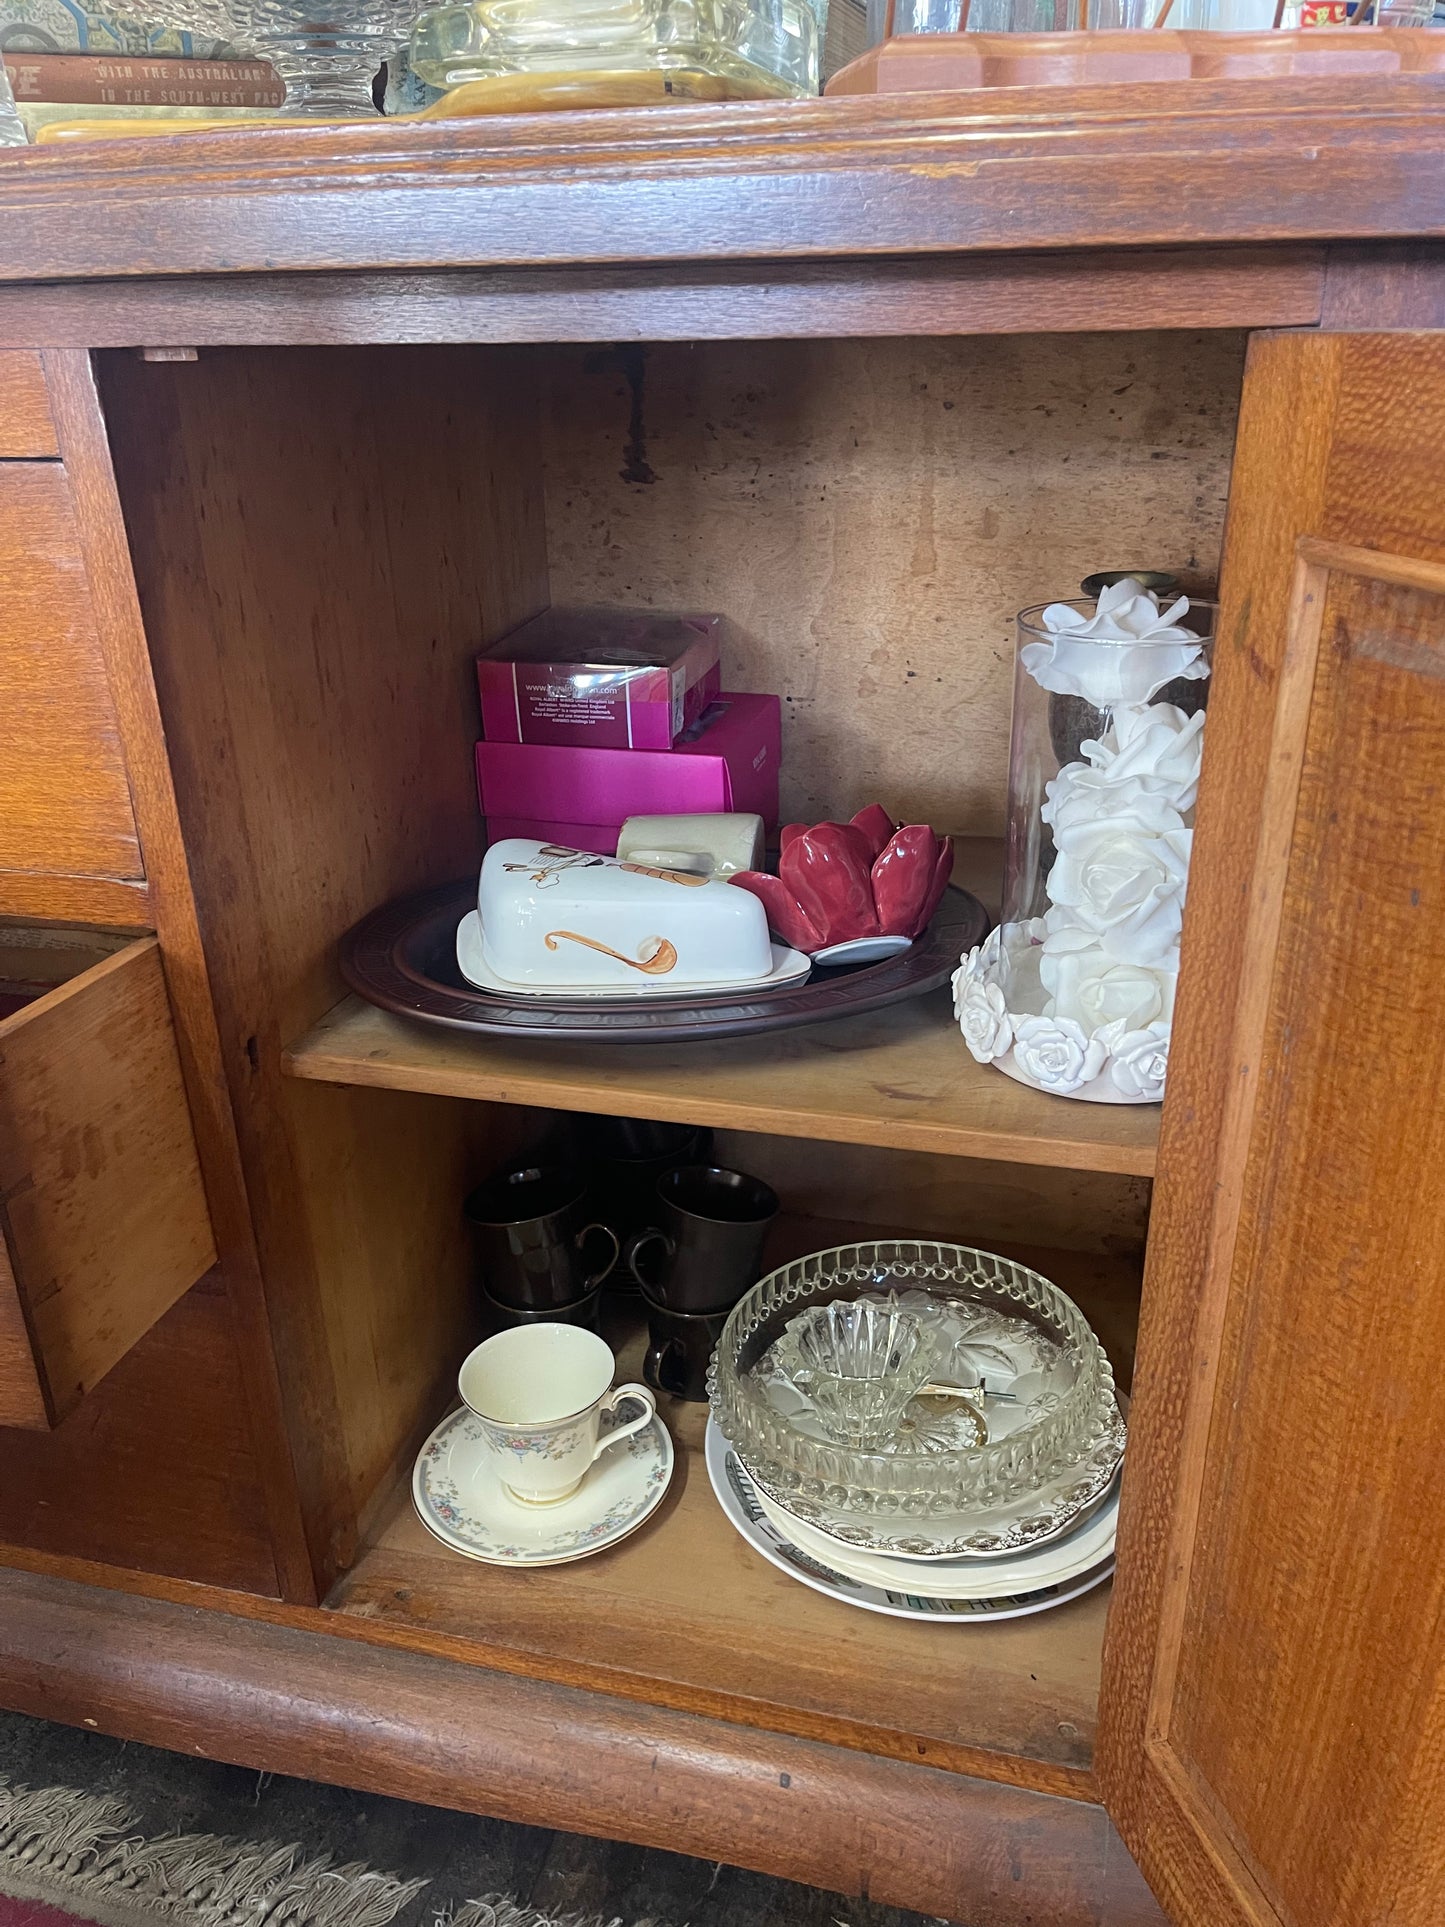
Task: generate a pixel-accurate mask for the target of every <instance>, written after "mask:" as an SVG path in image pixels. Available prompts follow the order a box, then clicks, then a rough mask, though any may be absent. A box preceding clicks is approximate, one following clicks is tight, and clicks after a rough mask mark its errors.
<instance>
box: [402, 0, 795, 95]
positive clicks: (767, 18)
mask: <svg viewBox="0 0 1445 1927" xmlns="http://www.w3.org/2000/svg"><path fill="white" fill-rule="evenodd" d="M821 42H822V29H821V26H820V23H819V15H818V12H816V11H815V10H814V7H813V6H812V5H810V4H809V0H458V3H457V4H454V5H448V6H440V7H432V8H431V9H429V10H428V11H426V12H424V13H422V14H421V15H420V17H419V18H418V20H417V22H416V26H415V28H414V30H413V33H412V41H411V54H410V61H411V65H412V67H413V69H414V70H415V71H416V72H417V73H418V74H420V75H421V77H422V79H423V80H425V81H427V82H428V83H429V84H430V85H431V86H433V87H446V88H450V87H458V86H462V85H465V84H466V83H468V82H471V81H478V80H488V79H493V78H496V77H499V76H502V75H508V74H553V75H574V76H577V77H579V79H580V77H582V76H584V75H591V76H593V77H594V79H595V80H596V81H602V80H604V79H605V78H606V77H608V76H611V77H613V78H614V79H620V78H621V77H623V76H625V75H627V74H639V73H655V74H658V75H660V76H663V77H666V78H667V79H668V81H669V84H670V86H671V87H672V89H673V90H674V91H676V92H677V93H678V94H679V95H680V96H682V97H686V96H688V95H690V94H692V93H694V92H698V93H702V94H704V95H706V94H709V93H713V92H718V93H720V94H722V95H723V96H727V95H732V96H734V97H737V98H748V97H755V96H766V95H778V94H816V93H817V91H818V61H819V52H820V47H821Z"/></svg>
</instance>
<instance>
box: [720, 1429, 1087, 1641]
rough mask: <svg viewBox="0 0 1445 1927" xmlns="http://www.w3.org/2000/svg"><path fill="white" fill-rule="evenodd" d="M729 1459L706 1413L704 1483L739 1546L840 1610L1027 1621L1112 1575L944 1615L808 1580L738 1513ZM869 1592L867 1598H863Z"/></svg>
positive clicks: (946, 1621) (855, 1584)
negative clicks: (1034, 1595)
mask: <svg viewBox="0 0 1445 1927" xmlns="http://www.w3.org/2000/svg"><path fill="white" fill-rule="evenodd" d="M729 1455H731V1456H732V1457H733V1458H734V1459H737V1454H736V1452H734V1450H733V1448H732V1447H731V1446H730V1445H729V1444H728V1442H727V1440H726V1439H725V1438H724V1437H723V1435H722V1432H721V1430H720V1429H719V1428H718V1424H717V1421H716V1419H714V1418H713V1417H712V1416H711V1415H710V1414H709V1417H708V1422H707V1433H706V1438H705V1442H704V1448H703V1457H704V1461H705V1463H706V1466H707V1475H708V1482H709V1484H710V1485H711V1486H712V1489H713V1492H714V1494H715V1496H716V1498H717V1501H718V1504H719V1505H720V1506H721V1508H722V1510H723V1513H724V1516H725V1517H726V1518H727V1521H728V1523H729V1524H730V1525H731V1526H732V1527H733V1529H734V1531H735V1532H737V1534H738V1535H739V1537H740V1538H741V1539H742V1540H743V1542H744V1544H746V1545H749V1546H751V1547H752V1549H753V1551H754V1552H756V1553H758V1554H759V1555H760V1557H762V1558H764V1559H766V1560H767V1561H768V1563H769V1565H771V1566H774V1567H776V1568H777V1570H778V1571H779V1572H781V1573H783V1574H785V1575H786V1577H787V1578H789V1579H796V1580H797V1582H798V1583H799V1585H803V1586H807V1587H808V1588H809V1590H810V1591H812V1592H817V1593H821V1594H822V1595H823V1596H824V1598H826V1599H834V1600H836V1601H837V1602H838V1604H839V1605H842V1606H857V1607H859V1608H860V1609H861V1610H862V1611H864V1612H873V1613H882V1614H883V1615H884V1616H885V1617H887V1618H890V1619H916V1620H925V1621H927V1622H928V1623H929V1624H931V1625H934V1626H938V1625H956V1626H967V1625H977V1624H979V1623H980V1622H982V1623H987V1624H991V1623H993V1622H994V1621H997V1620H1002V1619H1027V1618H1029V1617H1031V1616H1032V1615H1033V1614H1034V1613H1041V1612H1048V1611H1050V1610H1051V1609H1052V1608H1053V1607H1055V1606H1064V1605H1067V1604H1068V1603H1069V1602H1070V1601H1071V1600H1074V1599H1080V1598H1082V1597H1083V1595H1084V1594H1085V1593H1087V1592H1092V1591H1093V1590H1094V1588H1095V1587H1096V1586H1101V1585H1103V1583H1104V1581H1105V1580H1106V1579H1109V1578H1111V1577H1112V1576H1113V1571H1114V1561H1113V1559H1112V1558H1110V1559H1108V1560H1107V1561H1105V1562H1104V1563H1103V1564H1102V1565H1100V1566H1098V1567H1096V1568H1094V1570H1093V1571H1092V1572H1090V1573H1088V1574H1086V1575H1084V1576H1083V1577H1082V1578H1081V1579H1079V1580H1075V1581H1069V1582H1066V1583H1065V1584H1064V1585H1063V1586H1051V1587H1048V1588H1046V1589H1044V1593H1042V1594H1040V1595H1039V1596H1036V1597H1034V1598H1032V1599H1031V1598H1029V1596H1028V1595H1027V1594H1018V1595H1014V1596H1012V1597H1010V1598H1009V1599H1008V1601H1007V1603H1006V1604H1002V1605H1000V1606H999V1607H998V1608H996V1609H995V1608H994V1607H993V1606H991V1605H990V1603H989V1602H987V1601H979V1600H960V1601H957V1602H954V1603H957V1604H958V1605H960V1606H965V1607H967V1610H966V1611H962V1612H952V1611H950V1610H949V1602H946V1601H933V1602H925V1601H923V1600H921V1599H919V1596H918V1595H916V1594H906V1593H901V1594H898V1595H895V1596H890V1595H889V1594H888V1593H887V1592H885V1590H884V1588H882V1587H879V1586H872V1585H869V1584H868V1583H866V1582H865V1581H863V1580H849V1579H848V1578H847V1577H846V1576H845V1575H843V1574H836V1575H834V1577H835V1578H836V1579H839V1580H841V1581H842V1586H840V1585H836V1584H829V1583H828V1582H827V1581H826V1580H824V1579H822V1578H820V1577H819V1578H815V1577H813V1576H812V1575H810V1574H809V1573H808V1572H807V1571H806V1570H804V1569H803V1568H801V1567H799V1566H797V1565H795V1564H794V1563H793V1562H792V1561H791V1560H788V1559H785V1558H784V1557H783V1556H782V1555H781V1554H780V1553H779V1552H778V1551H776V1550H775V1549H774V1547H773V1546H772V1545H771V1544H770V1543H769V1541H768V1539H767V1538H766V1537H765V1536H764V1535H763V1534H762V1532H761V1531H760V1530H759V1529H758V1527H757V1526H756V1525H754V1524H753V1523H752V1522H751V1521H749V1520H747V1517H746V1514H741V1515H740V1514H739V1511H738V1510H737V1501H736V1500H734V1499H733V1498H732V1496H731V1493H730V1490H729V1487H728V1480H727V1472H726V1460H727V1458H728V1456H729ZM737 1463H738V1467H739V1470H740V1471H742V1472H743V1476H744V1477H747V1472H746V1468H744V1467H743V1465H742V1462H741V1460H738V1461H737ZM750 1483H751V1481H750ZM779 1537H781V1535H779ZM783 1543H785V1544H790V1542H788V1541H784V1542H783ZM793 1550H794V1551H797V1550H798V1549H797V1548H796V1547H794V1548H793ZM799 1556H800V1557H801V1558H805V1559H806V1558H807V1557H808V1555H807V1554H806V1553H800V1554H799ZM813 1563H815V1564H816V1563H817V1562H816V1561H815V1562H813ZM819 1571H820V1572H824V1571H827V1568H826V1567H821V1566H820V1567H819ZM843 1587H849V1588H851V1590H847V1591H845V1590H843ZM870 1594H871V1595H872V1597H866V1596H864V1595H870ZM895 1597H896V1598H901V1599H909V1598H913V1599H918V1603H917V1604H916V1605H906V1604H904V1605H899V1604H895V1603H894V1598H895Z"/></svg>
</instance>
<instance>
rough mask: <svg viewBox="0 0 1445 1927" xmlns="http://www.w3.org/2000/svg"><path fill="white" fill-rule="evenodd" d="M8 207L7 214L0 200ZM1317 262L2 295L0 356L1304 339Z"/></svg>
mask: <svg viewBox="0 0 1445 1927" xmlns="http://www.w3.org/2000/svg"><path fill="white" fill-rule="evenodd" d="M0 206H3V197H0ZM1324 281H1325V250H1324V249H1323V248H1320V247H1318V246H1299V245H1295V246H1276V247H1253V248H1227V247H1216V248H1134V249H1128V250H1112V251H1111V250H1107V249H1106V250H1102V251H1093V250H1091V251H1089V252H1088V253H1087V254H1076V253H1064V252H1054V253H1048V254H991V255H988V256H986V257H984V256H970V255H961V254H956V255H913V256H901V257H899V256H889V255H880V256H874V257H869V258H861V259H851V260H837V261H800V260H793V259H786V258H783V259H777V260H766V261H759V262H756V263H747V264H738V263H732V262H727V261H695V262H694V261H682V262H678V263H676V264H669V265H667V266H663V267H629V266H625V265H617V266H612V267H602V266H599V267H566V266H551V267H544V268H496V269H487V270H478V269H470V268H451V269H421V270H416V271H413V272H410V273H404V274H402V273H395V272H388V273H378V272H375V271H373V272H370V273H367V274H364V275H363V274H358V273H348V274H339V273H320V274H308V275H307V277H306V280H305V282H304V284H303V286H302V287H300V288H298V287H297V286H296V285H295V284H294V283H293V281H292V280H291V279H290V277H288V276H285V275H280V274H234V275H221V274H215V273H208V274H198V275H187V276H182V275H179V274H175V275H169V276H166V277H163V278H161V277H147V278H144V279H139V280H99V281H70V282H53V283H50V284H48V285H46V286H43V287H40V286H25V285H10V286H6V285H3V284H0V344H4V343H6V342H10V341H14V342H16V343H28V342H32V341H43V342H46V343H48V344H50V345H52V346H54V345H64V346H74V347H86V348H126V347H133V346H138V345H140V344H141V343H144V344H146V345H147V346H164V345H166V344H170V345H173V346H175V347H177V348H205V347H207V346H230V345H234V344H237V343H242V342H245V343H254V344H255V345H257V346H260V345H265V346H268V347H271V346H274V347H281V346H291V347H308V346H327V345H331V346H337V347H341V346H346V345H351V344H357V343H365V342H382V341H388V342H407V343H414V344H418V345H421V344H428V343H444V342H523V341H535V342H563V341H584V342H592V341H613V342H615V341H714V340H730V339H738V338H744V337H750V338H754V339H759V340H762V339H779V338H788V337H794V336H810V335H812V336H833V337H844V336H848V337H857V338H866V337H869V336H873V337H877V336H887V335H959V334H1064V333H1076V332H1080V331H1083V330H1091V329H1098V330H1127V331H1131V332H1132V331H1137V330H1139V329H1150V328H1282V327H1312V326H1313V325H1314V324H1315V323H1316V322H1317V321H1318V320H1319V318H1320V313H1321V302H1322V296H1323V288H1324Z"/></svg>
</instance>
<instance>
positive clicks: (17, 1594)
mask: <svg viewBox="0 0 1445 1927" xmlns="http://www.w3.org/2000/svg"><path fill="white" fill-rule="evenodd" d="M549 1576H552V1575H549ZM291 1611H292V1612H293V1614H294V1616H295V1617H297V1618H299V1619H304V1620H305V1621H306V1622H307V1626H308V1627H309V1626H312V1625H315V1624H316V1622H317V1621H318V1620H319V1619H320V1618H321V1615H319V1614H314V1613H313V1614H301V1613H296V1612H295V1609H291ZM954 1630H955V1632H956V1631H957V1629H954ZM964 1643H965V1644H966V1643H967V1642H966V1641H965V1642H964ZM0 1694H3V1697H4V1699H5V1701H6V1703H7V1704H10V1705H13V1706H15V1707H17V1708H19V1709H20V1710H21V1711H24V1712H29V1713H35V1714H40V1715H42V1716H43V1717H47V1718H51V1719H61V1720H67V1721H70V1722H72V1723H74V1724H77V1725H78V1724H80V1723H81V1722H82V1721H86V1722H89V1723H92V1724H93V1725H94V1726H96V1727H97V1728H99V1729H100V1730H102V1731H104V1732H109V1733H116V1734H121V1735H124V1736H126V1737H129V1738H134V1739H138V1740H144V1741H146V1742H147V1743H149V1744H152V1745H159V1746H170V1747H173V1748H176V1749H178V1750H180V1751H183V1752H189V1753H204V1754H209V1755H210V1756H212V1757H214V1758H217V1759H224V1760H231V1761H234V1762H236V1763H238V1764H241V1765H246V1766H251V1767H254V1768H257V1769H261V1770H267V1771H273V1772H284V1773H292V1774H297V1775H300V1776H301V1777H303V1778H310V1779H320V1780H330V1781H335V1782H338V1783H340V1784H342V1785H347V1786H355V1787H361V1788H364V1789H367V1790H370V1791H374V1792H378V1793H385V1794H387V1795H389V1796H391V1797H393V1798H400V1799H414V1800H422V1801H428V1802H431V1803H433V1804H436V1805H442V1806H450V1807H456V1808H460V1809H462V1810H464V1811H469V1812H481V1813H489V1814H494V1815H497V1816H498V1817H501V1818H504V1819H516V1820H523V1821H526V1822H528V1823H530V1824H533V1825H543V1826H549V1825H556V1826H560V1827H564V1828H566V1829H567V1830H569V1831H571V1832H574V1833H576V1832H583V1833H593V1834H598V1835H601V1836H603V1837H604V1838H610V1839H620V1840H632V1841H638V1842H641V1843H644V1844H650V1845H659V1846H666V1847H669V1848H672V1849H674V1850H676V1849H678V1848H679V1847H685V1848H686V1849H687V1850H688V1851H690V1852H694V1853H697V1854H699V1855H701V1856H704V1857H706V1858H710V1859H719V1860H728V1861H731V1862H733V1863H735V1864H737V1865H740V1866H746V1867H754V1868H756V1869H758V1870H759V1871H761V1872H766V1873H776V1874H781V1875H783V1876H785V1877H786V1878H789V1879H792V1880H800V1881H806V1882H809V1883H811V1884H814V1885H817V1886H822V1887H826V1888H829V1889H831V1890H833V1891H835V1892H842V1893H849V1894H858V1895H866V1896H869V1897H871V1898H872V1899H874V1900H877V1901H880V1902H884V1903H892V1904H895V1905H899V1906H905V1907H915V1908H918V1909H920V1910H921V1911H923V1912H925V1913H928V1914H932V1915H934V1916H941V1917H947V1918H950V1919H955V1920H967V1921H968V1922H969V1923H970V1927H1038V1923H1039V1922H1041V1921H1047V1922H1048V1923H1049V1927H1103V1923H1105V1922H1107V1923H1108V1927H1164V1922H1163V1916H1162V1915H1161V1914H1160V1913H1159V1910H1158V1908H1157V1907H1156V1905H1155V1903H1154V1901H1153V1899H1152V1898H1151V1897H1150V1895H1149V1893H1148V1891H1147V1889H1146V1888H1145V1886H1144V1883H1143V1881H1142V1880H1141V1879H1140V1877H1139V1874H1138V1871H1137V1869H1136V1868H1135V1866H1134V1864H1133V1862H1132V1861H1131V1860H1130V1859H1129V1856H1128V1855H1127V1853H1125V1852H1124V1850H1123V1848H1122V1846H1121V1845H1120V1842H1119V1840H1118V1836H1117V1835H1116V1834H1115V1833H1114V1830H1113V1828H1112V1826H1111V1825H1110V1824H1109V1821H1108V1817H1107V1815H1106V1814H1105V1813H1104V1811H1103V1809H1102V1808H1100V1807H1097V1806H1093V1805H1091V1804H1089V1803H1087V1802H1084V1801H1078V1800H1063V1799H1058V1798H1057V1797H1053V1796H1049V1795H1046V1794H1039V1793H1034V1792H1028V1791H1026V1790H1024V1789H1021V1788H1016V1787H1005V1786H999V1785H996V1784H992V1783H990V1782H987V1781H980V1780H975V1779H972V1778H967V1777H964V1776H962V1775H959V1774H953V1773H946V1772H943V1771H941V1770H939V1769H938V1768H936V1767H931V1766H927V1765H923V1764H918V1763H916V1762H908V1761H903V1760H886V1759H874V1758H870V1757H869V1756H868V1755H866V1754H863V1753H859V1752H855V1751H852V1750H850V1749H847V1748H843V1747H836V1746H830V1745H827V1744H823V1743H820V1742H818V1741H810V1740H803V1739H797V1738H794V1737H791V1736H787V1735H780V1734H774V1733H767V1732H762V1731H759V1730H757V1729H752V1728H746V1727H738V1726H733V1725H730V1724H724V1723H722V1722H720V1721H717V1720H713V1719H709V1718H706V1717H703V1716H701V1715H698V1714H690V1713H682V1712H676V1711H672V1710H670V1709H666V1708H654V1709H646V1710H644V1709H642V1708H639V1707H638V1706H636V1705H633V1704H629V1703H627V1702H622V1701H617V1700H613V1699H609V1698H607V1697H606V1696H604V1695H601V1694H595V1693H586V1692H582V1691H579V1690H577V1689H575V1688H569V1687H565V1686H558V1685H552V1684H546V1683H543V1682H540V1681H536V1680H522V1679H515V1678H510V1677H507V1676H506V1675H503V1674H500V1673H496V1672H491V1671H488V1670H486V1669H485V1668H482V1667H478V1666H467V1665H460V1664H457V1663H455V1662H450V1661H447V1660H445V1659H442V1658H439V1657H433V1656H428V1655H425V1654H420V1653H402V1652H397V1651H394V1650H393V1651H386V1652H381V1651H378V1650H376V1649H375V1648H373V1647H371V1646H369V1645H368V1644H366V1643H364V1642H362V1641H359V1640H354V1639H351V1640H348V1639H338V1638H334V1637H333V1638H328V1637H326V1636H325V1634H324V1633H320V1632H317V1631H312V1630H303V1629H302V1628H301V1627H299V1626H297V1627H290V1626H279V1625H275V1624H267V1623H265V1622H263V1621H259V1620H256V1619H239V1618H228V1617H227V1616H226V1615H224V1614H222V1613H216V1612H196V1611H195V1610H194V1609H190V1608H187V1607H184V1606H180V1605H173V1604H169V1603H166V1602H162V1601H157V1600H150V1599H142V1598H130V1597H125V1596H122V1595H118V1594H115V1593H105V1592H102V1591H100V1590H98V1589H95V1588H90V1587H85V1586H78V1585H75V1584H73V1583H70V1582H67V1581H64V1580H59V1579H53V1578H45V1577H40V1576H36V1575H31V1574H27V1573H19V1572H10V1573H5V1574H3V1575H0Z"/></svg>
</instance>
